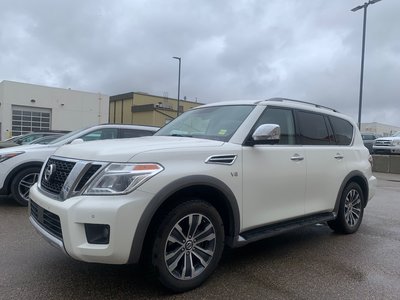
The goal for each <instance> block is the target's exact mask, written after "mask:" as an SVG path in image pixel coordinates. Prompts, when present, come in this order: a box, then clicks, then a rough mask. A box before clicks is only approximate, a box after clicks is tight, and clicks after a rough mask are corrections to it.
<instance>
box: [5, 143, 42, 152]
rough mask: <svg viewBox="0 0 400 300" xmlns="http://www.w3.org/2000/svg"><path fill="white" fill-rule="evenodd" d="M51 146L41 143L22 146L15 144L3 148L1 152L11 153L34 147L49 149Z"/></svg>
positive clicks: (36, 148)
mask: <svg viewBox="0 0 400 300" xmlns="http://www.w3.org/2000/svg"><path fill="white" fill-rule="evenodd" d="M48 148H49V146H47V145H41V144H32V145H21V146H14V147H8V148H1V149H0V154H4V153H10V152H18V151H27V150H28V151H30V150H32V149H35V150H39V149H48Z"/></svg>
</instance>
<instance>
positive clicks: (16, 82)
mask: <svg viewBox="0 0 400 300" xmlns="http://www.w3.org/2000/svg"><path fill="white" fill-rule="evenodd" d="M3 83H12V84H21V85H30V86H34V87H42V88H46V89H56V90H63V91H71V92H79V93H88V94H99V95H101V96H106V97H109V96H108V95H107V94H104V93H101V92H89V91H81V90H75V89H71V88H62V87H54V86H48V85H42V84H34V83H27V82H19V81H13V80H3V81H1V82H0V84H3Z"/></svg>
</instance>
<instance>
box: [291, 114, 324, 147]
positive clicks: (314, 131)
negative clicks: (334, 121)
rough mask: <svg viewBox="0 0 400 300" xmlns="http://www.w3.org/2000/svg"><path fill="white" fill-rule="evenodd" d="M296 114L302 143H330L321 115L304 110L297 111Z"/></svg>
mask: <svg viewBox="0 0 400 300" xmlns="http://www.w3.org/2000/svg"><path fill="white" fill-rule="evenodd" d="M296 115H297V121H298V125H299V130H300V138H301V143H302V144H303V145H329V144H330V138H329V133H328V129H327V127H326V124H325V118H324V116H323V115H320V114H316V113H310V112H305V111H298V112H297V114H296Z"/></svg>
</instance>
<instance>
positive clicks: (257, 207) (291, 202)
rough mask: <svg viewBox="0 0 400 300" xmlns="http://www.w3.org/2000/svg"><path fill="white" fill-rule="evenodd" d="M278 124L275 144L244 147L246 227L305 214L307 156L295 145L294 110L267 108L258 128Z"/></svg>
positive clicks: (244, 227)
mask: <svg viewBox="0 0 400 300" xmlns="http://www.w3.org/2000/svg"><path fill="white" fill-rule="evenodd" d="M261 124H278V125H279V126H280V128H281V139H280V141H279V143H278V144H276V145H255V146H245V147H243V178H244V180H243V228H242V229H250V228H252V227H256V226H260V225H265V224H270V223H273V222H276V221H281V220H285V219H291V218H294V217H299V216H302V215H304V201H305V186H306V159H305V153H304V150H303V149H302V147H301V146H299V145H296V138H295V126H294V118H293V112H292V110H290V109H285V108H270V107H267V108H266V110H265V111H264V113H263V114H262V115H261V117H260V119H259V120H258V121H257V124H256V126H255V128H257V127H258V126H259V125H261Z"/></svg>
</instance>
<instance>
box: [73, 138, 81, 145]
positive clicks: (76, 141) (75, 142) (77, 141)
mask: <svg viewBox="0 0 400 300" xmlns="http://www.w3.org/2000/svg"><path fill="white" fill-rule="evenodd" d="M83 142H84V141H83V139H74V140H73V141H72V142H71V145H74V144H82V143H83Z"/></svg>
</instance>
